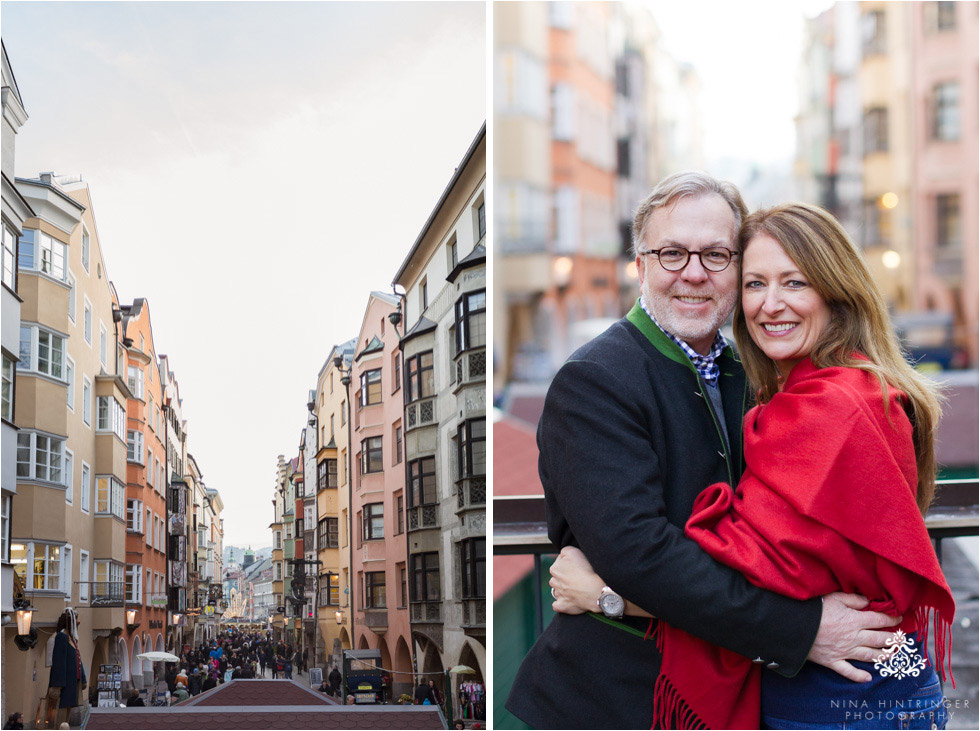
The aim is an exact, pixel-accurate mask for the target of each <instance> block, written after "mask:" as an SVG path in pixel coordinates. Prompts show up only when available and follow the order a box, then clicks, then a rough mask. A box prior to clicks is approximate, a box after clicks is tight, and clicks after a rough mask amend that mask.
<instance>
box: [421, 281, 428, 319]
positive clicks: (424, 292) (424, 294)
mask: <svg viewBox="0 0 980 731" xmlns="http://www.w3.org/2000/svg"><path fill="white" fill-rule="evenodd" d="M428 306H429V283H428V279H427V278H426V279H423V280H422V283H421V284H420V285H419V309H420V310H421V311H422V312H425V308H426V307H428Z"/></svg>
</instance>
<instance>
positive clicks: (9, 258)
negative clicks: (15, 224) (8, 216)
mask: <svg viewBox="0 0 980 731" xmlns="http://www.w3.org/2000/svg"><path fill="white" fill-rule="evenodd" d="M16 254H17V234H16V233H15V232H14V230H13V229H12V228H10V227H9V226H6V225H5V226H4V227H3V283H4V284H6V285H7V286H8V287H10V289H11V290H13V291H14V292H16V291H17V264H16V263H15V261H16Z"/></svg>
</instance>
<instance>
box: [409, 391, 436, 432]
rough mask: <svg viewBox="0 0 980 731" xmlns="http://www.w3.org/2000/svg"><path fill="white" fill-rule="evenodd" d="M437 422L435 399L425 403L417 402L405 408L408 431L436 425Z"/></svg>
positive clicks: (427, 400)
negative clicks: (418, 427)
mask: <svg viewBox="0 0 980 731" xmlns="http://www.w3.org/2000/svg"><path fill="white" fill-rule="evenodd" d="M435 421H436V401H435V399H434V398H430V399H426V400H425V401H416V402H415V403H414V404H409V405H408V406H406V407H405V424H406V427H405V428H406V429H414V428H415V427H417V426H428V425H429V424H435Z"/></svg>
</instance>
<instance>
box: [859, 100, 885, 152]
mask: <svg viewBox="0 0 980 731" xmlns="http://www.w3.org/2000/svg"><path fill="white" fill-rule="evenodd" d="M887 151H888V110H887V109H885V108H884V107H875V108H873V109H869V110H868V111H866V112H865V113H864V154H865V155H869V154H871V153H873V152H887Z"/></svg>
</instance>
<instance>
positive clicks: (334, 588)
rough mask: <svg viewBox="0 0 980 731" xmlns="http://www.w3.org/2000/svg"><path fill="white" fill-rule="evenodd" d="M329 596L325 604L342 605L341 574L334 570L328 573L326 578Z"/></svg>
mask: <svg viewBox="0 0 980 731" xmlns="http://www.w3.org/2000/svg"><path fill="white" fill-rule="evenodd" d="M325 583H326V590H327V596H326V601H325V602H323V604H326V605H327V606H331V607H337V606H340V575H339V574H335V573H333V572H328V573H327V580H326V582H325Z"/></svg>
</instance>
